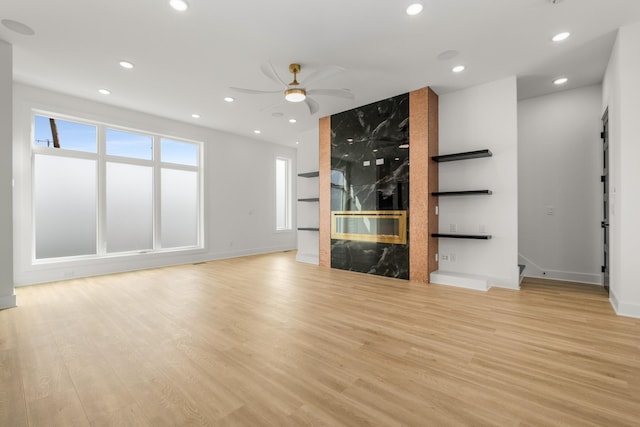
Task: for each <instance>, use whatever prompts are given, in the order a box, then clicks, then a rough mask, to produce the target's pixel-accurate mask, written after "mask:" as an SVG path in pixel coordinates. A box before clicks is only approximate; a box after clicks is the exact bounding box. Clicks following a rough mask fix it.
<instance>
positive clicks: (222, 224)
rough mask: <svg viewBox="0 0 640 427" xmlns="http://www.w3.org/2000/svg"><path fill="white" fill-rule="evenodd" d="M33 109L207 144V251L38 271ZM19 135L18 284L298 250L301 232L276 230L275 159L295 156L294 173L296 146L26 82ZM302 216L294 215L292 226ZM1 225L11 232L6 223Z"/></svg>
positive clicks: (17, 93) (17, 102)
mask: <svg viewBox="0 0 640 427" xmlns="http://www.w3.org/2000/svg"><path fill="white" fill-rule="evenodd" d="M32 108H38V109H41V110H44V111H50V112H54V113H59V114H65V115H69V116H74V117H79V118H84V119H88V120H94V121H99V122H103V123H108V124H115V125H120V126H124V127H129V128H132V129H138V130H143V131H144V130H148V131H153V132H157V133H160V134H163V135H167V136H173V137H177V138H186V139H190V140H195V141H202V142H204V143H205V149H204V229H205V233H204V240H205V249H204V250H194V251H188V252H181V253H156V254H142V255H135V256H114V257H110V258H108V259H87V260H75V261H66V262H52V263H46V264H38V265H33V263H32V261H31V258H32V255H31V242H32V241H33V235H32V215H31V212H32V207H31V157H30V139H31V136H30V132H31V109H32ZM13 136H14V177H15V198H14V202H15V204H14V235H15V243H14V256H15V260H14V280H15V283H16V285H23V284H31V283H38V282H45V281H53V280H60V279H66V278H71V277H82V276H90V275H98V274H106V273H112V272H119V271H128V270H136V269H142V268H150V267H155V266H162V265H171V264H182V263H190V262H198V261H206V260H211V259H217V258H227V257H234V256H242V255H249V254H256V253H265V252H273V251H279V250H288V249H293V248H295V246H296V233H295V230H292V231H285V232H277V231H275V158H276V156H282V157H288V158H290V159H291V160H292V170H293V171H295V170H296V150H295V148H290V147H286V146H283V145H277V144H270V143H266V142H263V141H257V140H253V139H250V138H247V137H241V136H237V135H232V134H227V133H223V132H219V131H215V130H212V129H207V128H203V127H198V126H194V125H191V124H187V123H182V122H177V121H172V120H168V119H165V118H161V117H156V116H151V115H148V114H144V113H140V112H135V111H130V110H126V109H123V108H117V107H112V106H108V105H105V104H101V103H97V102H93V101H89V100H85V99H79V98H75V97H71V96H67V95H63V94H59V93H54V92H49V91H46V90H42V89H38V88H34V87H29V86H24V85H20V84H15V85H14V122H13ZM3 170H4V169H3ZM293 184H294V188H293V189H292V190H293V191H292V193H293V195H295V194H296V189H295V179H294V180H293ZM295 213H296V212H295V210H293V215H294V218H293V221H292V223H293V224H295ZM2 224H3V227H4V225H5V221H4V220H3V222H2Z"/></svg>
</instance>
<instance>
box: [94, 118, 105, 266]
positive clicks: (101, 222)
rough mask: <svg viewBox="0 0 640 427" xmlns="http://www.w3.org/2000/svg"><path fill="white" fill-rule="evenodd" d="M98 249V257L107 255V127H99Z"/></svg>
mask: <svg viewBox="0 0 640 427" xmlns="http://www.w3.org/2000/svg"><path fill="white" fill-rule="evenodd" d="M97 128H98V132H97V134H98V135H97V137H98V141H97V144H98V147H97V148H98V162H97V163H98V165H97V166H98V197H97V201H98V206H97V212H98V220H97V224H98V230H97V232H98V238H97V242H98V248H97V252H96V253H97V255H98V256H104V255H105V254H106V253H107V241H106V238H107V166H106V160H105V152H106V149H105V146H106V137H105V135H106V127H105V126H104V125H98V126H97Z"/></svg>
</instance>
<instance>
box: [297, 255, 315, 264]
mask: <svg viewBox="0 0 640 427" xmlns="http://www.w3.org/2000/svg"><path fill="white" fill-rule="evenodd" d="M296 261H298V262H304V263H306V264H314V265H320V256H319V255H318V254H301V253H299V252H298V254H297V255H296Z"/></svg>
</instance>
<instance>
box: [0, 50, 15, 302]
mask: <svg viewBox="0 0 640 427" xmlns="http://www.w3.org/2000/svg"><path fill="white" fill-rule="evenodd" d="M12 63H13V49H12V46H11V45H10V44H9V43H6V42H5V41H3V40H0V309H3V308H9V307H15V305H16V296H15V293H14V290H13V207H12V206H13V189H12V187H13V166H12V152H13V144H12V137H13V136H12V126H13V120H12V117H13V102H12V98H13V68H12Z"/></svg>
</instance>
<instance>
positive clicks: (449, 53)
mask: <svg viewBox="0 0 640 427" xmlns="http://www.w3.org/2000/svg"><path fill="white" fill-rule="evenodd" d="M459 54H460V52H458V51H457V50H445V51H444V52H440V54H439V55H438V56H437V58H438V59H439V60H440V61H447V60H449V59H453V58H455V57H456V56H458V55H459Z"/></svg>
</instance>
